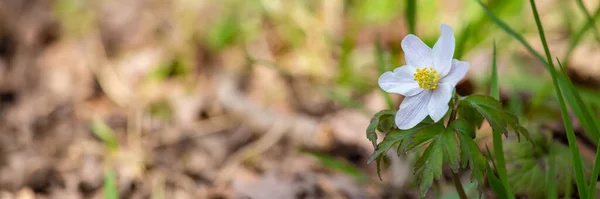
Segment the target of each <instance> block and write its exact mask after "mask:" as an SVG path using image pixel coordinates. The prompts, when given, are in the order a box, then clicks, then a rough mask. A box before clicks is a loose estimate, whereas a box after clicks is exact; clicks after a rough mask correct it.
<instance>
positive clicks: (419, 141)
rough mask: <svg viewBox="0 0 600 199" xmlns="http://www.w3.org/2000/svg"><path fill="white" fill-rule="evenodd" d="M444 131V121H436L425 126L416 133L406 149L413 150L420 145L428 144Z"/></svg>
mask: <svg viewBox="0 0 600 199" xmlns="http://www.w3.org/2000/svg"><path fill="white" fill-rule="evenodd" d="M443 132H444V125H443V124H442V123H434V124H431V125H428V126H425V127H423V128H422V129H421V130H420V131H419V132H418V133H416V134H415V136H414V138H413V140H412V142H411V143H409V144H408V146H407V147H406V149H405V150H404V151H405V152H406V151H412V150H413V149H415V148H416V147H418V146H421V145H424V144H427V143H429V142H431V141H433V140H434V139H435V138H437V137H438V136H439V135H441V134H442V133H443Z"/></svg>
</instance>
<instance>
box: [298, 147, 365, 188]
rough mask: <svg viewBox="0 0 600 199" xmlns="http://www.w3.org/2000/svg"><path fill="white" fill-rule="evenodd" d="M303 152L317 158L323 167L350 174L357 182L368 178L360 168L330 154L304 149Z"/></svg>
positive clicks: (362, 181)
mask: <svg viewBox="0 0 600 199" xmlns="http://www.w3.org/2000/svg"><path fill="white" fill-rule="evenodd" d="M304 152H306V153H308V154H310V155H312V156H313V157H315V158H317V160H319V162H320V163H321V164H322V165H323V166H324V167H327V168H329V169H331V170H334V171H339V172H342V173H345V174H347V175H349V176H352V178H354V180H355V181H356V182H358V183H364V182H366V181H367V179H368V177H367V175H366V174H365V173H364V172H363V171H361V170H360V169H358V168H356V167H355V166H353V165H351V164H348V163H346V162H342V161H339V160H337V159H335V157H333V156H331V155H327V154H324V153H319V152H315V151H304Z"/></svg>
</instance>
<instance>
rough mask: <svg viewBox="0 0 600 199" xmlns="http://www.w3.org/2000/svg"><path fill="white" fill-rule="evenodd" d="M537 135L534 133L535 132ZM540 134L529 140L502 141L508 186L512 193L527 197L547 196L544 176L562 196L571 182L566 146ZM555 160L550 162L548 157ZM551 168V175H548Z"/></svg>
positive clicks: (571, 166) (568, 154) (571, 167)
mask: <svg viewBox="0 0 600 199" xmlns="http://www.w3.org/2000/svg"><path fill="white" fill-rule="evenodd" d="M536 135H537V134H536ZM549 141H551V140H547V139H544V137H542V136H536V138H535V139H534V140H533V143H535V146H533V145H532V144H531V143H529V142H518V141H516V140H507V141H506V142H505V143H504V153H505V155H506V163H507V173H508V185H509V186H510V188H511V190H513V191H514V192H515V193H516V194H519V195H526V196H527V197H528V198H547V196H546V195H545V194H547V190H546V189H547V187H548V184H547V183H548V182H549V180H548V178H550V179H552V182H553V183H555V185H554V186H555V187H556V188H557V190H556V192H557V193H558V194H559V195H562V194H563V193H565V192H566V188H567V187H570V186H572V185H573V179H572V177H571V176H573V172H574V171H573V162H572V157H571V154H570V152H569V150H568V148H567V147H566V146H564V145H562V144H560V143H555V142H549ZM551 158H552V159H555V160H556V161H551V160H550V159H551ZM551 167H553V169H554V173H555V175H553V176H549V175H550V174H549V172H548V171H549V170H550V168H551Z"/></svg>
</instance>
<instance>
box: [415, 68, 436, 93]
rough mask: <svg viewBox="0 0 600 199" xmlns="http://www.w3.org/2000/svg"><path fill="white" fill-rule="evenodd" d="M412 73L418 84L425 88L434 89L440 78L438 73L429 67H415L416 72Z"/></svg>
mask: <svg viewBox="0 0 600 199" xmlns="http://www.w3.org/2000/svg"><path fill="white" fill-rule="evenodd" d="M414 75H415V80H416V81H417V82H418V83H419V86H420V87H421V88H423V89H425V90H431V89H435V88H436V87H437V83H438V81H439V80H440V74H438V72H437V70H435V69H433V68H431V67H429V68H421V69H417V72H415V74H414Z"/></svg>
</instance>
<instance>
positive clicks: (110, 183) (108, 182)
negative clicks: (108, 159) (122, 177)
mask: <svg viewBox="0 0 600 199" xmlns="http://www.w3.org/2000/svg"><path fill="white" fill-rule="evenodd" d="M102 194H103V198H104V199H119V189H118V188H117V178H116V177H115V173H114V172H113V171H112V170H111V169H107V170H106V171H105V173H104V185H103V187H102Z"/></svg>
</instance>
